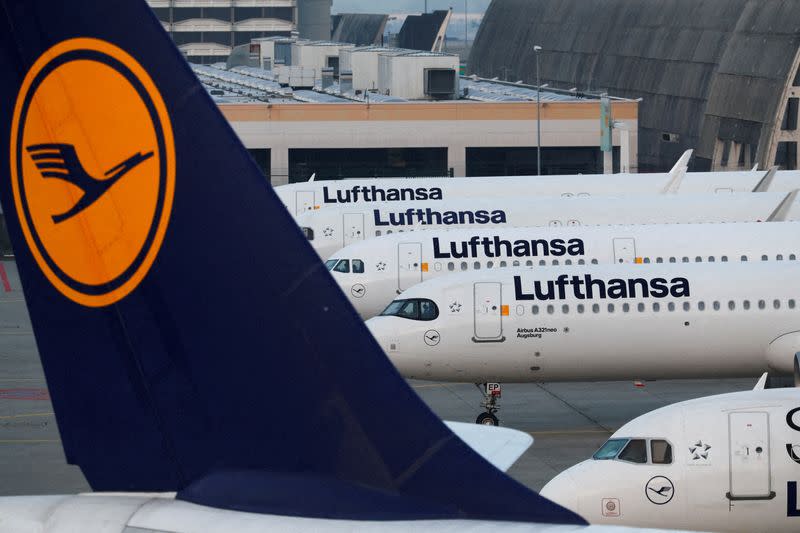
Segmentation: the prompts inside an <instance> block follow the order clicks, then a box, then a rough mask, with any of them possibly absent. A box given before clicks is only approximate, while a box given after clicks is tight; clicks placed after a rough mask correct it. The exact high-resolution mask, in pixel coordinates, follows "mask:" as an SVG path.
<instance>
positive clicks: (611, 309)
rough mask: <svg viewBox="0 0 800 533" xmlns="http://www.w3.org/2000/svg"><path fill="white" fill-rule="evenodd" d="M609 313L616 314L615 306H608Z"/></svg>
mask: <svg viewBox="0 0 800 533" xmlns="http://www.w3.org/2000/svg"><path fill="white" fill-rule="evenodd" d="M608 312H609V313H613V312H614V304H608Z"/></svg>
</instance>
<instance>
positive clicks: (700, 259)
mask: <svg viewBox="0 0 800 533" xmlns="http://www.w3.org/2000/svg"><path fill="white" fill-rule="evenodd" d="M694 262H695V263H702V262H703V258H702V257H700V256H699V255H698V256H697V257H695V258H694Z"/></svg>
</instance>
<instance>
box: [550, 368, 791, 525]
mask: <svg viewBox="0 0 800 533" xmlns="http://www.w3.org/2000/svg"><path fill="white" fill-rule="evenodd" d="M763 379H764V378H762V381H763ZM798 481H800V390H798V389H794V388H789V389H771V390H754V391H746V392H735V393H732V394H722V395H718V396H709V397H706V398H698V399H696V400H690V401H686V402H681V403H677V404H674V405H670V406H667V407H663V408H661V409H657V410H655V411H652V412H650V413H647V414H645V415H643V416H640V417H638V418H636V419H634V420H632V421H630V422H628V423H627V424H625V425H624V426H622V427H621V428H620V429H619V430H617V431H616V432H614V434H613V435H612V436H611V438H610V439H609V440H608V441H607V442H606V443H605V444H604V445H603V446H602V447H601V448H600V449H599V450H598V451H597V453H595V454H594V456H593V457H592V458H591V459H589V460H588V461H584V462H582V463H579V464H577V465H575V466H573V467H572V468H569V469H568V470H566V471H564V472H562V473H561V474H559V475H557V476H556V477H555V478H554V479H553V480H552V481H550V483H548V484H547V485H545V487H544V488H543V489H542V495H544V496H546V497H548V498H550V499H552V500H554V501H556V502H558V503H560V504H561V505H564V506H565V507H568V508H569V509H572V510H573V511H575V512H576V513H580V514H581V515H582V516H583V517H585V518H586V519H587V520H589V522H590V523H592V524H614V525H626V526H644V527H646V526H648V525H653V524H658V526H659V527H672V528H676V529H699V530H705V531H728V532H748V533H749V532H754V531H763V532H787V533H788V532H795V531H800V499H798V489H797V486H798Z"/></svg>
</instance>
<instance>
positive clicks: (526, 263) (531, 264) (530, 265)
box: [525, 259, 533, 267]
mask: <svg viewBox="0 0 800 533" xmlns="http://www.w3.org/2000/svg"><path fill="white" fill-rule="evenodd" d="M525 266H526V267H532V266H533V261H531V260H530V259H528V260H527V261H525Z"/></svg>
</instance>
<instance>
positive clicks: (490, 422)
mask: <svg viewBox="0 0 800 533" xmlns="http://www.w3.org/2000/svg"><path fill="white" fill-rule="evenodd" d="M475 386H476V387H478V390H479V391H481V394H483V402H482V403H481V407H483V408H484V409H485V410H486V412H484V413H481V414H479V415H478V418H476V419H475V423H476V424H481V425H484V426H499V425H500V420H498V418H497V416H496V415H495V413H496V412H497V411H498V409H500V406H498V405H497V400H498V399H499V398H500V397H501V396H502V389H501V388H500V384H499V383H476V384H475Z"/></svg>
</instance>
